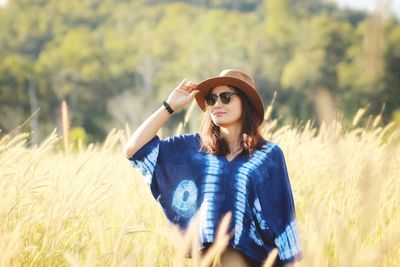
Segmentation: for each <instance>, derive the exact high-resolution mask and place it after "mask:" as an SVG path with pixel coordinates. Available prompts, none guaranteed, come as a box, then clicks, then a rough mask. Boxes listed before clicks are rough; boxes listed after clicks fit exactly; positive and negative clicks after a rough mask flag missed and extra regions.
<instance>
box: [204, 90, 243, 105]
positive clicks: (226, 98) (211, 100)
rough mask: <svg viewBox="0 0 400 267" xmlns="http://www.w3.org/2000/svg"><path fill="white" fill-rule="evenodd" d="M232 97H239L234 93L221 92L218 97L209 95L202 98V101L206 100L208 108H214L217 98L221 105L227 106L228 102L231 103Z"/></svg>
mask: <svg viewBox="0 0 400 267" xmlns="http://www.w3.org/2000/svg"><path fill="white" fill-rule="evenodd" d="M234 95H239V94H238V93H236V92H222V93H220V94H218V95H217V94H213V93H209V94H208V95H206V96H205V97H204V99H205V100H206V103H207V105H208V106H214V105H215V103H216V102H217V99H218V96H219V98H220V99H221V102H222V104H229V102H231V100H232V96H234Z"/></svg>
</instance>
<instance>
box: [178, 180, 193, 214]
mask: <svg viewBox="0 0 400 267" xmlns="http://www.w3.org/2000/svg"><path fill="white" fill-rule="evenodd" d="M197 191H198V190H197V187H196V184H195V183H194V182H193V181H192V180H183V181H182V182H180V183H179V185H178V186H177V188H176V190H175V192H174V195H173V198H172V208H173V209H174V210H175V211H176V213H178V214H179V215H181V216H183V217H185V218H188V217H191V216H193V215H194V213H195V212H196V202H197Z"/></svg>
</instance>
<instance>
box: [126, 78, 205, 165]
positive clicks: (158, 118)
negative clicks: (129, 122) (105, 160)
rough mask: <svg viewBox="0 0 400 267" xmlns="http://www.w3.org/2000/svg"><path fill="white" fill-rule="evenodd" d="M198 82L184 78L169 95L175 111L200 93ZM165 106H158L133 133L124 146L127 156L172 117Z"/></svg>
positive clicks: (169, 100)
mask: <svg viewBox="0 0 400 267" xmlns="http://www.w3.org/2000/svg"><path fill="white" fill-rule="evenodd" d="M195 89H196V84H194V83H192V82H190V81H186V80H183V81H182V82H181V83H180V84H179V85H178V86H177V87H176V88H175V89H174V90H173V91H172V92H171V94H170V95H169V97H168V99H167V103H168V104H169V105H170V106H171V108H172V109H173V110H174V112H177V111H179V110H180V109H182V108H183V107H185V106H186V105H187V104H188V103H190V102H191V101H192V100H193V98H194V96H195V95H196V94H197V93H198V90H195ZM171 115H172V114H170V113H169V112H168V111H167V110H166V108H165V107H164V106H161V107H160V108H158V109H157V110H156V111H155V112H154V113H153V114H151V115H150V117H148V118H147V119H146V120H145V121H144V122H143V123H142V124H141V125H140V126H139V127H138V128H137V129H136V131H135V132H134V133H133V134H132V136H131V137H130V138H129V140H128V142H127V143H126V145H125V146H124V149H123V153H124V154H125V156H126V157H128V158H130V157H131V156H132V155H133V154H135V153H136V152H137V151H138V150H139V149H141V148H142V147H143V146H144V145H145V144H146V143H147V142H149V141H150V140H151V139H152V138H153V137H154V136H155V135H156V134H157V132H158V130H160V129H161V127H163V126H164V124H165V123H166V122H167V121H168V119H169V118H170V117H171Z"/></svg>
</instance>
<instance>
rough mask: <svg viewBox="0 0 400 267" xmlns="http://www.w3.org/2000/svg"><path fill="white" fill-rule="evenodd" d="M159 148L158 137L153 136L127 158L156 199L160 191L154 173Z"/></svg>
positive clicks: (159, 141)
mask: <svg viewBox="0 0 400 267" xmlns="http://www.w3.org/2000/svg"><path fill="white" fill-rule="evenodd" d="M160 146H163V144H162V141H161V140H160V138H159V137H158V136H155V137H153V139H151V140H150V141H149V142H148V143H147V144H145V145H144V146H143V147H142V148H141V149H139V150H138V151H137V152H136V153H135V154H133V155H132V156H131V157H130V158H128V160H129V162H130V163H131V165H132V167H133V168H135V169H137V170H139V171H140V173H141V174H142V176H143V178H144V180H145V182H146V184H147V185H148V186H149V187H150V190H151V193H152V194H153V196H154V198H156V199H157V197H158V196H159V194H160V191H159V187H158V184H157V180H156V179H155V175H154V173H155V169H156V166H157V160H158V157H159V151H160Z"/></svg>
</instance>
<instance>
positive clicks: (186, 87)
mask: <svg viewBox="0 0 400 267" xmlns="http://www.w3.org/2000/svg"><path fill="white" fill-rule="evenodd" d="M196 87H197V84H195V83H193V82H190V81H187V80H186V79H184V80H183V81H182V82H181V83H180V84H179V85H178V86H177V87H176V88H175V89H174V90H173V91H172V92H171V94H170V95H169V96H168V99H167V102H168V104H169V105H170V106H171V108H172V109H173V110H174V111H175V112H177V111H178V110H180V109H181V108H183V107H185V106H186V105H187V104H188V103H190V102H191V101H192V100H193V98H194V97H195V95H197V93H198V92H199V90H196Z"/></svg>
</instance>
